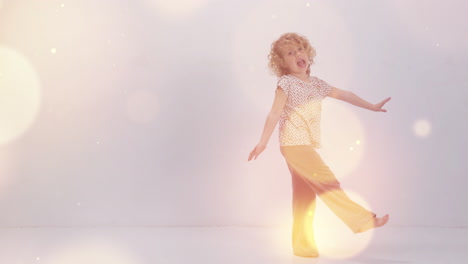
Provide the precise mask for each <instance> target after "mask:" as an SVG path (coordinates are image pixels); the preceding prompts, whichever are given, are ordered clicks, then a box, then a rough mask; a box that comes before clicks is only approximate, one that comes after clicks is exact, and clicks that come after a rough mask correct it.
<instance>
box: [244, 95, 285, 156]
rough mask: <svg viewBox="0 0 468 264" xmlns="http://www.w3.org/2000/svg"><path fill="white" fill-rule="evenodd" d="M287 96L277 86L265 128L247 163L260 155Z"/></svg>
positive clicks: (276, 122)
mask: <svg viewBox="0 0 468 264" xmlns="http://www.w3.org/2000/svg"><path fill="white" fill-rule="evenodd" d="M286 100H287V96H286V94H285V93H284V91H283V89H281V88H280V87H279V86H278V88H277V89H276V92H275V99H274V101H273V106H272V107H271V110H270V113H269V114H268V116H267V119H266V121H265V126H264V128H263V133H262V137H261V138H260V142H259V143H258V144H257V146H255V148H254V149H253V150H252V151H251V152H250V155H249V159H248V160H249V161H250V160H252V159H254V160H255V159H257V157H258V155H260V153H262V152H263V151H264V150H265V148H266V146H267V144H268V141H269V140H270V137H271V134H272V133H273V130H274V129H275V127H276V124H278V121H279V119H280V116H281V113H282V112H283V108H284V105H285V104H286Z"/></svg>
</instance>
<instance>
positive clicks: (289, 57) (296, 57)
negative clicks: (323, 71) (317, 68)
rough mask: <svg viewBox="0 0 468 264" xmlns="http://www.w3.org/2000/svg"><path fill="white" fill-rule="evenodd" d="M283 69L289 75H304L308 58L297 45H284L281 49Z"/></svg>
mask: <svg viewBox="0 0 468 264" xmlns="http://www.w3.org/2000/svg"><path fill="white" fill-rule="evenodd" d="M281 57H282V58H283V62H284V67H285V68H286V69H287V71H288V73H289V74H298V75H302V74H306V72H307V69H308V68H309V64H310V63H309V57H308V56H307V53H306V52H305V51H304V48H303V47H301V46H299V45H285V46H283V47H282V48H281Z"/></svg>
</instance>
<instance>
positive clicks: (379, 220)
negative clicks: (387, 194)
mask: <svg viewBox="0 0 468 264" xmlns="http://www.w3.org/2000/svg"><path fill="white" fill-rule="evenodd" d="M389 218H390V216H389V215H388V214H386V215H384V216H383V217H380V218H375V220H374V225H375V227H381V226H383V225H385V224H386V223H387V222H388V219H389Z"/></svg>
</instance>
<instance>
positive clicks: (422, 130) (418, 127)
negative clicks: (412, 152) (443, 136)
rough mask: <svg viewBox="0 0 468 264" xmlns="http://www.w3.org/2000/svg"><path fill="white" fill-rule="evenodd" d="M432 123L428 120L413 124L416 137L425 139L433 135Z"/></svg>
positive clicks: (417, 121)
mask: <svg viewBox="0 0 468 264" xmlns="http://www.w3.org/2000/svg"><path fill="white" fill-rule="evenodd" d="M431 130H432V127H431V123H430V122H429V121H427V120H426V119H419V120H416V121H415V122H414V124H413V132H414V134H415V135H416V136H418V137H421V138H425V137H427V136H429V134H430V133H431Z"/></svg>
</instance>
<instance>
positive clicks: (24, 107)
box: [0, 46, 40, 145]
mask: <svg viewBox="0 0 468 264" xmlns="http://www.w3.org/2000/svg"><path fill="white" fill-rule="evenodd" d="M39 86H40V85H39V77H38V76H37V74H36V71H35V70H34V67H33V66H32V65H31V63H30V62H29V61H28V60H27V59H26V58H25V57H24V56H23V55H22V54H20V53H18V52H16V51H15V50H12V49H10V48H6V47H2V46H0V127H1V129H0V145H1V144H6V143H8V142H10V141H12V140H14V139H16V138H18V137H19V136H21V135H22V134H23V133H24V132H25V131H26V130H27V129H28V128H29V127H30V126H31V124H32V123H33V122H34V119H35V118H36V115H37V112H38V110H39V101H40V87H39Z"/></svg>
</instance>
